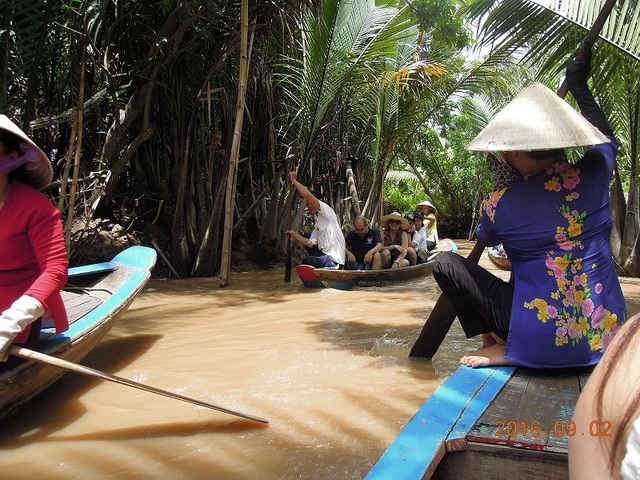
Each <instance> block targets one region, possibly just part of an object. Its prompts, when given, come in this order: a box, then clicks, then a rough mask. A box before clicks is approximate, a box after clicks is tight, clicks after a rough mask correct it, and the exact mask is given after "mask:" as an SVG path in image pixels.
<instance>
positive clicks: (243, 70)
mask: <svg viewBox="0 0 640 480" xmlns="http://www.w3.org/2000/svg"><path fill="white" fill-rule="evenodd" d="M248 32H249V2H248V0H242V4H241V7H240V74H239V77H238V98H237V102H236V123H235V128H234V131H233V143H232V144H231V155H230V158H229V171H228V175H227V192H226V198H225V216H224V237H223V240H222V258H221V262H220V284H219V285H220V287H227V286H229V275H230V273H231V242H232V240H233V220H234V213H235V204H236V201H235V197H236V181H237V178H238V161H239V157H240V140H241V139H242V123H243V120H244V105H245V97H246V92H247V77H248V72H249V48H248Z"/></svg>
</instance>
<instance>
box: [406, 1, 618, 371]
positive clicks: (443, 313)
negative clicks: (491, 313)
mask: <svg viewBox="0 0 640 480" xmlns="http://www.w3.org/2000/svg"><path fill="white" fill-rule="evenodd" d="M615 3H616V0H607V2H606V3H605V4H604V5H603V7H602V9H601V10H600V13H599V14H598V18H596V20H595V22H594V23H593V26H592V27H591V30H589V34H588V35H587V38H588V39H589V40H590V41H591V42H595V41H596V39H597V38H598V35H599V34H600V30H602V27H603V25H604V23H605V21H606V20H607V18H608V17H609V14H610V13H611V10H612V9H613V6H614V4H615ZM584 55H585V52H584V45H582V47H581V48H580V50H579V51H578V53H577V55H576V59H578V60H582V59H584ZM567 91H568V85H567V81H566V80H565V81H564V82H563V83H562V85H561V86H560V89H559V90H558V96H560V97H561V98H564V97H565V96H566V94H567ZM483 251H484V245H482V244H481V243H480V242H476V244H475V246H474V247H473V249H472V250H471V253H469V256H468V257H467V258H468V259H469V260H472V261H474V262H475V263H478V261H479V260H480V257H481V256H482V252H483ZM455 318H456V312H455V310H454V309H453V305H451V302H450V301H449V299H448V298H447V297H446V296H445V295H444V294H440V297H439V298H438V301H437V302H436V304H435V306H434V307H433V310H431V314H430V315H429V318H427V321H426V323H425V324H424V327H422V331H421V332H420V335H419V336H418V339H417V340H416V342H415V343H414V344H413V347H412V348H411V352H409V356H410V357H416V358H433V356H434V355H435V354H436V352H437V351H438V348H439V347H440V344H441V343H442V341H443V340H444V338H445V336H446V335H447V332H448V331H449V329H450V328H451V324H452V323H453V321H454V320H455Z"/></svg>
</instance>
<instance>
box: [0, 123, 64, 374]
mask: <svg viewBox="0 0 640 480" xmlns="http://www.w3.org/2000/svg"><path fill="white" fill-rule="evenodd" d="M52 178H53V169H52V168H51V163H50V162H49V159H48V158H47V156H46V155H45V153H44V152H43V151H42V150H40V148H38V147H37V146H36V144H35V143H34V142H33V141H32V140H31V139H30V138H29V137H27V135H26V134H25V133H24V132H23V131H22V130H20V128H18V126H17V125H16V124H14V123H13V122H12V121H11V120H10V119H9V118H7V117H6V116H5V115H0V225H1V227H0V312H2V313H1V314H0V362H5V363H4V364H2V363H0V369H2V370H6V369H8V368H11V367H12V366H13V365H14V364H15V362H16V361H18V359H16V358H13V357H12V358H11V359H10V361H7V358H8V356H7V349H8V348H9V346H10V345H11V343H16V344H22V345H27V346H29V347H31V348H33V347H34V346H35V345H36V344H37V342H38V340H39V336H40V328H41V327H42V323H43V320H42V319H43V317H44V318H46V319H48V318H51V319H52V320H53V324H54V326H55V329H56V333H61V332H63V331H65V330H66V329H67V328H68V327H69V324H68V319H67V313H66V310H65V308H64V304H63V302H62V297H61V295H60V289H61V288H62V287H63V286H64V284H65V283H66V281H67V271H68V266H69V263H68V259H67V251H66V247H65V242H64V235H63V233H62V224H61V222H60V213H59V212H58V210H57V209H56V208H55V206H54V205H53V204H52V203H51V201H50V200H49V199H48V198H47V197H46V196H45V195H44V194H42V193H41V192H39V191H38V189H40V188H43V187H44V186H46V185H48V184H49V183H50V182H51V179H52ZM45 326H50V325H45Z"/></svg>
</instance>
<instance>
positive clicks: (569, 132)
mask: <svg viewBox="0 0 640 480" xmlns="http://www.w3.org/2000/svg"><path fill="white" fill-rule="evenodd" d="M608 142H609V139H608V138H607V137H606V136H605V135H604V134H603V133H602V132H600V130H598V129H597V128H595V127H594V126H593V125H591V124H590V123H589V122H588V121H587V119H586V118H584V117H583V116H582V115H580V114H579V113H578V112H576V111H575V110H574V109H573V108H571V106H570V105H569V104H568V103H567V102H565V101H564V100H562V99H561V98H560V97H558V95H556V94H555V93H553V92H552V91H551V90H549V89H548V88H547V87H545V86H544V85H543V84H541V83H539V82H534V83H532V84H531V85H529V86H527V87H526V88H524V89H523V90H522V91H521V92H520V93H519V94H518V95H517V96H516V97H515V98H514V99H513V100H512V101H511V102H510V103H509V104H508V105H507V106H506V107H504V108H503V109H502V111H500V112H499V113H498V114H497V115H496V116H495V117H493V119H492V120H491V121H490V122H489V124H488V125H487V126H486V127H485V128H484V129H483V130H482V131H481V132H480V133H479V134H478V136H477V137H476V138H474V139H473V140H472V141H471V143H469V145H468V146H467V150H474V151H483V152H488V151H496V152H507V151H514V150H525V151H530V150H553V149H556V148H571V147H581V146H587V145H597V144H600V143H608Z"/></svg>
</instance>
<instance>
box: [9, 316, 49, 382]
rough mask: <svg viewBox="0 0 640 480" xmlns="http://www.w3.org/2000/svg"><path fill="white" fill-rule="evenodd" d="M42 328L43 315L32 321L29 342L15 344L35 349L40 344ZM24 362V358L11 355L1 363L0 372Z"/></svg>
mask: <svg viewBox="0 0 640 480" xmlns="http://www.w3.org/2000/svg"><path fill="white" fill-rule="evenodd" d="M41 329H42V317H40V318H39V319H37V320H36V321H34V322H32V323H31V330H30V331H29V337H28V338H27V343H20V344H17V343H16V344H15V345H18V346H20V347H27V348H30V349H32V350H35V348H36V347H37V345H38V342H39V341H40V330H41ZM22 362H24V359H23V358H20V357H14V356H12V355H9V358H8V359H7V361H6V362H2V363H0V372H4V371H7V370H11V369H12V368H13V367H15V366H17V365H20V364H21V363H22Z"/></svg>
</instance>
